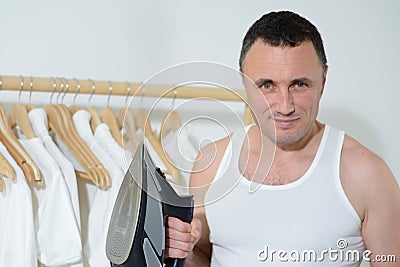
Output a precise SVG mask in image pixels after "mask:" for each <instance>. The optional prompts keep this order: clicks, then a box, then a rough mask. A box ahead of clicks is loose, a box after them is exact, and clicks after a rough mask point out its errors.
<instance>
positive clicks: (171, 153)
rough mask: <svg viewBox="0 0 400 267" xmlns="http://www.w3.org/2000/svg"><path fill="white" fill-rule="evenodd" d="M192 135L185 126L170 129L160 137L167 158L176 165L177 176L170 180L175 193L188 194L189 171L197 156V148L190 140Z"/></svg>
mask: <svg viewBox="0 0 400 267" xmlns="http://www.w3.org/2000/svg"><path fill="white" fill-rule="evenodd" d="M191 139H193V138H192V136H191V132H190V130H189V128H188V127H187V126H182V127H181V128H179V129H177V130H175V131H171V132H169V133H168V134H166V135H165V136H163V138H162V139H161V144H162V146H163V149H164V151H165V153H167V155H168V157H169V159H170V160H171V161H172V162H173V164H174V165H175V166H176V167H177V169H178V171H179V177H178V179H177V180H176V181H171V185H172V186H173V188H174V189H175V191H176V192H177V193H180V194H188V193H189V192H188V185H189V179H190V172H191V171H192V168H193V164H194V162H195V159H196V156H197V153H198V151H197V149H196V147H195V145H194V144H193V143H192V142H191Z"/></svg>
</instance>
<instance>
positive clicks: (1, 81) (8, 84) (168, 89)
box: [0, 75, 252, 124]
mask: <svg viewBox="0 0 400 267" xmlns="http://www.w3.org/2000/svg"><path fill="white" fill-rule="evenodd" d="M64 87H65V88H64ZM1 90H11V91H19V92H29V93H32V92H49V93H70V94H91V95H93V94H96V95H98V94H100V95H120V96H126V97H130V96H137V97H157V98H158V97H163V98H178V99H179V98H182V99H190V98H192V99H193V98H209V99H215V100H221V101H239V102H244V103H245V104H246V105H245V110H244V123H245V124H250V123H251V122H252V116H251V111H250V108H249V107H248V105H247V102H246V97H245V91H244V90H238V89H229V90H226V89H221V88H212V87H196V86H186V85H178V86H174V85H162V84H143V83H132V82H117V81H99V80H96V81H95V80H90V79H87V80H78V79H65V78H43V77H32V76H28V77H26V76H25V77H24V76H3V75H0V91H1Z"/></svg>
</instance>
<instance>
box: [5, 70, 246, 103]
mask: <svg viewBox="0 0 400 267" xmlns="http://www.w3.org/2000/svg"><path fill="white" fill-rule="evenodd" d="M1 78H2V81H3V82H2V85H0V86H1V87H0V90H15V91H20V90H21V76H1ZM31 79H32V80H31ZM23 80H24V83H23V91H24V92H25V93H26V92H29V91H30V90H32V92H53V91H54V92H60V90H61V88H62V86H61V83H62V81H63V83H64V84H68V93H72V94H73V93H77V91H78V84H79V85H80V89H79V93H80V94H103V95H108V94H109V93H110V82H109V81H92V80H77V79H64V78H56V79H54V78H41V77H32V78H31V77H29V76H28V77H27V76H25V77H23ZM54 82H56V87H55V88H56V89H55V90H54ZM30 84H31V85H32V89H31V88H30V87H31V86H30ZM111 84H112V93H111V94H112V95H121V96H127V95H128V96H137V97H141V96H144V97H161V96H162V97H166V98H201V97H204V98H212V99H217V100H221V101H244V99H245V92H244V90H237V89H229V90H226V89H222V88H216V87H215V88H212V87H195V86H178V87H176V90H174V87H173V86H171V85H159V84H145V86H144V89H143V87H142V84H141V83H128V82H114V81H113V82H111ZM128 85H129V86H128ZM129 87H130V93H129V92H128V91H129V90H128V88H129ZM174 91H175V92H174ZM64 92H65V89H64Z"/></svg>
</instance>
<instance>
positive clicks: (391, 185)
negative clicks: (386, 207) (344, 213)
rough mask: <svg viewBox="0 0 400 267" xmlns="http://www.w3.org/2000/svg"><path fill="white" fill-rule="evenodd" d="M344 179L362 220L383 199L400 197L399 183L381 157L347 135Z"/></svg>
mask: <svg viewBox="0 0 400 267" xmlns="http://www.w3.org/2000/svg"><path fill="white" fill-rule="evenodd" d="M340 179H341V182H342V185H343V189H344V191H345V193H346V195H347V196H348V198H349V200H350V202H351V203H352V204H353V206H354V208H355V209H356V211H357V213H358V214H359V216H360V218H361V219H362V220H363V219H364V218H365V214H366V211H367V210H368V209H369V208H370V207H371V206H374V205H376V203H377V201H376V200H378V199H380V198H382V197H384V196H385V197H390V196H391V195H392V196H393V198H398V194H399V189H398V184H397V182H396V180H395V178H394V176H393V174H392V173H391V171H390V169H389V167H388V166H387V165H386V163H385V162H384V161H383V159H382V158H381V157H379V156H378V155H377V154H375V153H374V152H372V151H371V150H369V149H368V148H366V147H365V146H363V145H362V144H361V143H360V142H358V141H357V140H355V139H354V138H352V137H350V136H347V135H346V136H345V139H344V144H343V150H342V156H341V164H340Z"/></svg>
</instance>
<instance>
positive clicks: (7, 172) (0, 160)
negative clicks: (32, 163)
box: [0, 153, 17, 180]
mask: <svg viewBox="0 0 400 267" xmlns="http://www.w3.org/2000/svg"><path fill="white" fill-rule="evenodd" d="M0 175H2V176H4V177H7V178H8V179H10V180H15V179H16V178H17V175H16V174H15V170H14V168H13V166H12V165H11V163H10V162H8V160H7V159H6V158H5V157H4V155H3V154H1V153H0Z"/></svg>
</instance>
